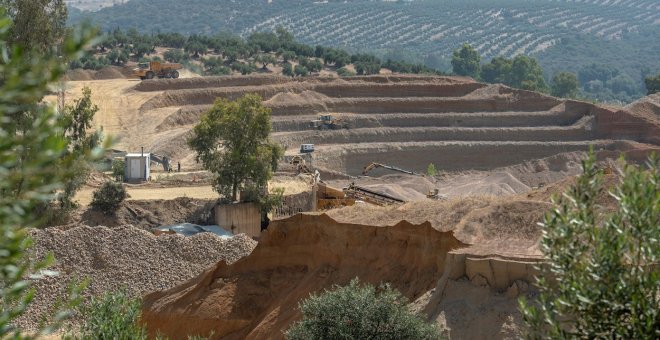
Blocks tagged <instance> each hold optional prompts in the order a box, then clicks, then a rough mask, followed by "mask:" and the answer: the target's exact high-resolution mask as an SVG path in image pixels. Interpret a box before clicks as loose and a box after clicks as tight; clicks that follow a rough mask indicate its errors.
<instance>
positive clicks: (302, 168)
mask: <svg viewBox="0 0 660 340" xmlns="http://www.w3.org/2000/svg"><path fill="white" fill-rule="evenodd" d="M289 164H291V165H293V166H295V167H296V171H297V172H298V174H311V173H312V170H311V169H310V168H309V167H308V166H307V164H306V162H305V159H303V158H302V157H301V156H293V158H291V160H290V161H289Z"/></svg>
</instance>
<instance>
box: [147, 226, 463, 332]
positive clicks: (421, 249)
mask: <svg viewBox="0 0 660 340" xmlns="http://www.w3.org/2000/svg"><path fill="white" fill-rule="evenodd" d="M462 246H464V245H463V244H462V243H461V242H459V241H458V240H456V238H454V237H453V236H452V234H451V233H443V232H438V231H437V230H434V229H433V228H431V225H430V224H429V223H425V224H422V225H413V224H411V223H408V222H401V223H399V224H397V225H395V226H391V227H374V226H366V225H357V224H346V223H339V222H335V221H334V220H332V219H331V218H329V217H328V216H325V215H320V216H312V215H298V216H294V217H292V218H289V219H286V220H279V221H275V222H273V223H272V224H271V226H270V227H269V229H268V231H267V232H266V233H264V235H263V237H262V239H261V241H260V242H259V245H258V246H257V248H255V250H254V251H253V252H252V254H251V255H250V256H248V257H246V258H244V259H242V260H240V261H238V262H236V263H235V264H233V265H228V264H226V263H225V262H220V263H218V265H217V266H215V267H214V268H212V269H211V270H209V271H207V272H206V273H204V274H203V275H200V276H198V277H197V278H195V279H193V280H190V281H188V282H186V283H185V284H183V285H181V286H179V287H176V288H173V289H170V290H167V291H164V292H158V293H153V294H149V295H147V296H146V297H145V300H144V308H143V314H142V318H143V319H142V320H143V321H144V322H145V323H146V324H147V326H148V329H149V332H150V333H151V334H152V335H155V334H156V333H157V332H159V331H160V332H162V333H163V334H164V335H166V336H169V337H171V338H185V337H186V336H187V335H188V334H200V335H208V334H210V333H213V338H214V339H219V338H223V339H245V338H253V339H279V338H282V337H283V332H284V331H285V330H286V329H287V328H288V326H289V325H290V324H291V322H293V321H295V320H296V319H298V318H299V317H300V312H299V310H298V309H297V308H296V307H297V305H298V302H299V301H300V300H301V299H303V298H306V297H308V296H309V294H310V293H314V292H318V291H320V290H322V289H323V288H327V287H330V286H332V285H333V284H346V283H348V282H349V281H350V280H351V279H352V278H354V277H359V278H360V280H361V281H363V282H371V283H374V284H378V283H380V282H389V283H391V284H392V286H393V287H395V288H396V289H398V290H400V291H401V292H402V293H403V294H404V295H405V296H407V297H408V298H410V299H415V298H417V297H419V296H421V295H422V294H424V293H425V292H427V291H428V290H429V289H431V288H432V287H434V286H435V285H436V283H437V280H438V279H439V278H440V276H441V275H442V272H443V271H444V266H445V258H446V256H447V253H448V252H449V251H450V250H452V249H456V248H459V247H462Z"/></svg>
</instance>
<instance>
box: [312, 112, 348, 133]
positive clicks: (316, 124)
mask: <svg viewBox="0 0 660 340" xmlns="http://www.w3.org/2000/svg"><path fill="white" fill-rule="evenodd" d="M309 127H311V128H313V129H316V130H339V129H348V123H347V122H345V121H344V120H343V119H342V118H337V117H335V116H333V115H321V116H319V119H316V120H313V121H311V122H309Z"/></svg>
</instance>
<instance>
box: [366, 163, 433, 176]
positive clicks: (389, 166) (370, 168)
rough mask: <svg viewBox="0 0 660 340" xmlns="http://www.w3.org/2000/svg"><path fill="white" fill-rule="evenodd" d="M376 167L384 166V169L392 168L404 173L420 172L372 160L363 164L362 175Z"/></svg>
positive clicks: (414, 173)
mask: <svg viewBox="0 0 660 340" xmlns="http://www.w3.org/2000/svg"><path fill="white" fill-rule="evenodd" d="M376 168H385V169H389V170H393V171H398V172H403V173H404V174H409V175H420V174H418V173H416V172H414V171H410V170H405V169H401V168H398V167H396V166H392V165H387V164H382V163H375V162H372V163H370V164H369V165H367V166H365V167H364V168H363V169H362V175H365V176H366V175H367V174H368V173H369V171H371V170H373V169H376Z"/></svg>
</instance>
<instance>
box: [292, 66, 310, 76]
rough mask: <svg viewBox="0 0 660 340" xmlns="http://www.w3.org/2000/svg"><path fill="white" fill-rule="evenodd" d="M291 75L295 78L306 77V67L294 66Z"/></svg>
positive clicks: (307, 72) (307, 71)
mask: <svg viewBox="0 0 660 340" xmlns="http://www.w3.org/2000/svg"><path fill="white" fill-rule="evenodd" d="M293 73H294V74H295V75H297V76H302V77H304V76H306V75H308V74H309V70H307V67H305V66H302V65H296V67H294V68H293Z"/></svg>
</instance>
